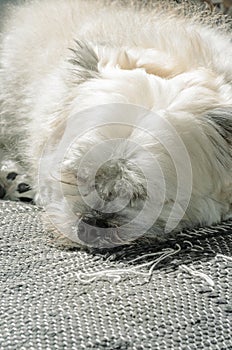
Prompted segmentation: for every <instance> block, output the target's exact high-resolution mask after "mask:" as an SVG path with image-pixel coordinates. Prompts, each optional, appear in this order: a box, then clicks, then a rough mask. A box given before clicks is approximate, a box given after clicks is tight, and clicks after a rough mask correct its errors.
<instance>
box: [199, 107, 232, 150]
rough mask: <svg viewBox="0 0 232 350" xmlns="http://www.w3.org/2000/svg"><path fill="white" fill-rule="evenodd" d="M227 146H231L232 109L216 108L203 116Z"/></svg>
mask: <svg viewBox="0 0 232 350" xmlns="http://www.w3.org/2000/svg"><path fill="white" fill-rule="evenodd" d="M204 118H206V120H207V123H209V124H211V125H213V127H214V128H215V129H216V131H217V132H218V133H219V134H220V136H221V137H222V138H223V139H224V140H225V141H226V143H227V144H228V145H229V146H232V107H224V108H216V109H213V110H212V111H209V112H208V113H206V114H205V115H204Z"/></svg>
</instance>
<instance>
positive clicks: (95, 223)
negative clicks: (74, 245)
mask: <svg viewBox="0 0 232 350" xmlns="http://www.w3.org/2000/svg"><path fill="white" fill-rule="evenodd" d="M77 237H78V239H79V240H80V241H81V244H82V245H84V246H88V247H93V248H99V249H104V248H113V247H116V246H121V245H124V244H126V243H128V242H126V240H125V237H123V235H122V234H120V231H119V229H118V227H116V225H112V224H110V223H109V222H108V221H107V219H103V218H94V217H88V216H86V217H83V218H82V219H81V220H80V221H79V223H78V226H77Z"/></svg>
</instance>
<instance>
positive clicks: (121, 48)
mask: <svg viewBox="0 0 232 350" xmlns="http://www.w3.org/2000/svg"><path fill="white" fill-rule="evenodd" d="M168 3H169V2H167V3H166V4H165V2H164V4H163V5H162V4H158V2H157V3H156V2H153V5H151V6H150V7H148V8H143V7H140V6H139V5H138V4H136V3H135V4H134V5H128V6H120V5H117V4H114V3H113V4H111V5H110V4H108V5H107V4H103V2H101V1H81V0H76V1H75V0H59V1H57V0H46V1H45V0H44V1H30V2H26V3H24V4H22V5H21V6H19V7H16V8H12V9H11V10H10V14H8V15H6V19H5V21H4V25H3V31H2V33H3V34H2V42H1V54H0V65H1V71H0V81H1V86H0V89H1V90H0V102H1V107H0V108H1V135H0V137H1V138H0V146H1V154H2V161H3V162H4V161H5V162H6V160H10V161H16V162H19V163H20V166H21V167H22V168H23V169H24V172H25V174H27V175H28V177H29V179H30V181H31V185H32V186H33V190H34V191H35V192H36V195H35V201H36V202H37V203H38V204H43V201H44V200H45V202H46V203H45V206H46V210H47V213H48V215H49V216H50V218H51V221H52V222H53V224H54V226H55V227H56V228H57V230H58V231H60V232H61V233H62V234H64V235H67V236H69V238H71V239H72V240H73V241H75V242H77V243H79V244H82V245H88V244H90V245H95V246H98V247H104V246H114V245H119V244H126V243H129V242H130V241H132V240H134V239H137V238H139V236H140V235H139V233H136V234H134V235H133V234H132V231H133V229H134V228H135V226H136V230H137V232H139V230H140V232H141V235H147V236H149V237H156V236H157V235H158V234H159V235H160V234H161V235H162V233H163V232H164V231H165V226H166V224H167V222H168V220H170V214H171V216H172V217H171V221H172V220H173V222H175V219H176V217H175V215H176V216H177V217H178V218H179V214H178V213H177V212H175V210H176V209H175V210H174V212H173V211H172V208H173V205H174V202H175V200H176V193H177V183H178V179H177V177H178V176H177V172H176V164H174V163H175V162H174V161H173V159H172V156H171V155H170V152H169V151H168V150H166V149H165V147H164V146H163V145H162V143H160V142H158V141H157V138H154V137H153V136H156V137H157V135H159V137H161V138H163V139H164V140H166V141H167V142H168V144H169V148H170V149H172V151H173V152H175V153H176V155H177V156H178V152H179V150H178V147H177V143H176V142H177V141H176V139H175V137H173V135H174V134H172V133H170V134H169V131H165V127H161V129H160V130H157V128H159V127H158V126H157V122H156V121H155V119H154V115H153V116H152V114H149V111H152V112H155V113H156V114H157V115H158V116H160V117H162V118H163V119H164V120H166V121H167V123H168V124H170V125H171V126H172V127H173V128H174V129H175V131H176V133H177V134H178V135H179V138H180V140H181V142H183V144H184V145H185V147H186V150H187V155H188V157H189V159H190V162H191V171H192V177H191V176H190V175H191V174H190V173H188V172H187V170H186V166H187V165H186V162H187V160H188V159H186V160H183V159H179V160H178V157H177V161H178V162H179V166H180V169H181V171H180V174H182V175H183V174H186V177H187V178H185V180H184V181H186V183H187V184H188V185H189V188H190V189H191V198H190V202H189V204H188V205H187V206H186V209H185V212H184V213H183V215H182V217H181V220H178V219H177V220H176V224H175V225H173V228H174V229H175V230H177V231H178V230H181V229H182V228H184V227H194V226H197V225H203V224H204V225H205V224H207V225H210V224H213V223H217V222H220V221H221V220H224V219H227V218H229V217H230V216H231V214H232V206H231V203H232V178H231V169H232V157H231V152H232V148H231V144H232V135H231V133H232V85H231V79H232V67H231V62H232V43H231V36H230V33H229V31H228V28H226V26H225V28H221V27H220V28H219V27H217V25H216V24H215V25H213V22H214V21H215V22H217V19H214V18H213V17H210V15H209V17H205V18H204V19H202V18H201V16H200V15H199V13H198V14H197V13H195V14H192V13H191V11H192V10H191V9H190V10H189V13H190V15H189V16H187V15H186V16H185V15H184V14H183V12H184V11H182V13H181V10H180V11H179V9H175V6H174V5H173V7H172V6H170V9H167V8H168V6H167V5H168ZM6 12H7V11H6ZM220 20H221V19H220V18H218V22H219V21H220ZM117 104H118V107H117ZM125 105H126V106H127V105H128V110H130V111H133V108H135V107H133V106H137V107H138V109H136V108H135V109H134V111H135V115H134V119H133V113H132V115H129V114H130V113H128V114H127V115H123V117H122V114H123V112H122V114H120V112H118V121H119V122H120V123H125V124H127V123H129V124H130V125H132V126H130V127H129V126H127V127H125V126H124V127H123V126H118V127H117V128H115V127H114V128H113V127H111V126H108V127H103V128H100V129H99V128H97V127H96V125H97V124H98V123H101V122H102V120H107V121H109V120H111V119H109V118H110V116H109V115H108V114H107V117H106V119H104V117H103V116H104V113H108V112H107V111H109V110H110V108H112V106H114V108H113V110H112V121H113V122H117V113H116V114H115V111H117V108H118V110H119V111H120V108H121V107H122V109H123V108H124V107H123V106H125ZM130 105H131V108H130V107H129V106H130ZM98 106H106V107H105V109H104V108H103V107H102V108H103V109H102V112H101V113H100V112H99V110H98V108H99V107H98ZM107 106H111V107H109V109H108V107H107ZM120 106H121V107H120ZM92 107H96V109H91V108H92ZM140 108H141V110H140ZM94 110H96V113H93V111H94ZM145 110H146V111H147V114H146V113H145V114H144V119H143V112H142V111H145ZM104 111H105V112H104ZM81 113H82V114H81ZM83 113H84V114H83ZM73 116H76V118H80V121H79V124H78V120H75V121H74V123H75V127H77V128H78V125H80V129H81V128H82V129H83V130H84V131H85V133H84V134H83V135H82V136H80V137H78V139H77V140H75V142H72V144H71V145H70V144H69V145H68V144H67V143H65V142H64V145H65V147H67V146H68V147H67V148H68V151H67V153H66V154H65V158H64V160H62V161H60V159H58V158H59V156H58V158H57V149H58V148H59V147H60V145H62V142H63V140H64V137H66V138H67V137H69V136H70V142H71V141H73V137H74V136H75V132H76V133H77V134H78V133H79V131H78V130H73V128H72V125H71V126H70V125H69V123H70V120H72V121H73V119H72V118H73ZM70 118H71V119H70ZM81 118H82V119H81ZM107 118H108V119H107ZM133 123H134V124H136V125H138V124H139V125H140V126H141V127H143V128H145V129H146V130H149V131H150V134H148V133H147V132H144V131H142V130H141V129H138V128H137V127H133ZM92 125H94V126H95V128H94V129H93V130H92V131H90V128H91V126H92ZM67 128H69V129H67ZM67 132H68V133H70V134H67ZM152 135H153V136H152ZM118 138H120V139H123V140H124V141H125V140H127V141H128V142H129V141H130V142H134V143H136V144H139V145H140V146H141V147H142V148H143V150H144V151H141V149H140V150H137V151H136V147H135V149H133V146H130V145H128V144H126V145H124V146H123V147H125V149H124V151H123V152H124V153H123V154H124V162H121V160H112V161H111V162H110V161H109V162H108V163H105V164H103V163H104V159H103V158H104V157H103V155H102V154H103V153H104V150H103V151H102V152H97V153H94V157H92V160H90V161H89V163H88V165H87V166H86V167H87V168H86V167H85V169H84V170H85V174H84V173H80V171H79V167H80V163H81V159H82V158H83V157H84V155H86V153H87V152H88V151H90V150H91V149H92V148H93V147H95V146H97V145H98V144H99V143H100V142H105V147H111V146H109V144H108V143H107V141H108V140H112V139H118ZM48 141H49V142H48ZM47 143H49V145H48V144H47ZM46 144H47V146H46V151H45V153H43V152H44V147H45V145H46ZM117 147H119V148H120V145H119V146H117V145H116V146H115V148H114V147H113V148H112V150H111V152H112V158H114V157H116V155H117V152H118V148H117ZM131 147H132V149H131ZM108 151H109V149H108V148H107V152H108ZM148 151H149V152H150V153H149V154H152V155H153V156H154V158H155V159H156V160H157V161H158V162H159V165H160V168H161V169H162V173H163V177H164V181H165V185H166V190H165V198H164V201H163V206H162V208H161V210H160V213H159V215H158V218H157V219H156V220H155V222H154V223H153V225H150V226H151V227H150V229H149V230H148V232H144V230H143V227H144V226H146V222H145V221H146V220H147V217H146V219H145V218H144V221H143V220H142V218H141V217H140V218H139V220H137V221H136V220H135V222H134V224H133V225H134V226H133V225H132V226H131V227H130V233H128V232H127V231H122V232H121V233H120V232H119V234H118V231H117V233H115V232H113V228H114V229H115V228H116V229H117V230H118V228H120V226H121V225H122V224H125V223H128V222H130V221H131V220H132V219H133V218H136V217H137V216H138V213H139V212H140V211H141V208H142V206H143V202H145V201H146V199H147V195H148V194H147V190H146V183H147V182H149V181H153V182H154V191H155V195H156V196H154V198H153V199H154V201H153V209H154V213H155V212H156V211H157V210H158V209H160V208H157V207H158V206H160V203H161V202H162V200H161V199H160V200H159V191H160V187H162V186H161V185H163V182H162V181H163V179H161V178H160V176H158V175H157V178H156V174H155V173H153V172H152V169H153V168H152V164H151V158H149V156H146V154H147V152H148ZM120 154H121V153H120ZM41 157H42V163H40V160H41ZM119 158H120V157H119ZM179 158H181V157H179ZM91 161H92V163H91ZM56 162H57V164H56ZM60 162H61V163H62V164H59V166H58V163H60ZM94 162H95V163H96V162H97V163H98V164H99V165H100V168H99V169H100V170H99V172H98V173H97V176H96V178H95V187H97V189H98V193H99V195H100V197H101V198H102V199H103V200H104V201H105V202H104V203H100V204H99V202H96V203H94V202H93V203H92V208H90V207H88V206H87V205H86V204H85V203H84V200H83V193H82V195H81V194H80V189H78V184H79V186H82V185H83V184H82V182H83V183H84V187H85V189H86V188H88V191H87V192H88V194H90V193H91V191H92V187H91V186H92V184H91V186H90V184H89V183H88V181H90V180H89V176H90V174H89V173H90V172H91V168H92V167H93V166H94ZM40 164H42V165H41V167H40V168H39V165H40ZM141 169H142V171H141ZM144 169H147V174H148V175H147V176H145V175H144V174H143V170H144ZM149 169H150V170H149ZM59 171H60V172H61V179H59V174H58V173H59ZM119 173H120V181H121V182H118V175H119ZM86 174H87V175H86ZM157 174H158V173H157ZM4 176H5V173H2V175H1V182H2V183H4V179H3V178H4ZM146 177H148V178H146ZM76 178H77V179H76ZM60 180H61V181H62V182H63V188H62V190H63V195H62V197H61V191H60V186H61V183H60ZM182 180H183V179H182ZM76 181H77V182H76ZM78 181H79V182H78ZM81 181H82V182H81ZM38 182H39V186H38ZM185 185H186V184H185ZM184 188H186V187H184ZM125 193H127V194H128V193H129V195H130V200H129V204H128V205H127V206H126V207H125V208H124V209H123V210H121V212H120V213H116V211H117V210H116V208H114V206H113V205H112V204H110V203H111V202H110V201H109V197H110V196H113V199H115V198H116V199H118V201H119V202H120V200H121V199H122V202H123V200H124V199H125V198H124V197H125ZM153 194H154V193H153ZM186 196H187V195H186ZM6 197H7V196H6ZM8 197H9V196H8ZM160 197H162V196H161V194H160ZM182 197H184V193H183V196H182ZM11 198H12V199H17V194H16V193H15V192H14V193H12V195H11ZM156 198H158V199H157V200H156ZM185 199H186V198H183V201H184V200H185ZM178 200H179V202H178V203H177V207H178V206H179V208H182V207H183V203H182V202H181V200H180V199H178ZM160 201H161V202H160ZM120 203H121V202H120ZM185 204H186V203H185ZM110 205H111V207H110ZM106 207H107V208H109V207H110V210H111V214H107V215H106V214H104V209H105V208H106ZM149 210H150V211H149V217H150V218H151V217H152V215H153V214H152V213H153V212H152V208H150V209H149ZM84 219H85V220H84ZM81 222H88V223H89V224H90V225H93V226H103V227H108V228H111V229H112V230H111V231H107V232H108V233H107V237H101V234H99V233H98V232H97V231H94V233H93V232H92V231H91V232H92V233H91V234H92V235H94V234H95V236H96V237H95V238H96V239H93V237H91V238H89V236H88V235H89V233H88V232H87V233H86V234H85V235H86V236H80V233H79V231H80V228H81ZM99 222H100V224H99ZM87 231H88V230H87ZM110 234H112V237H113V238H112V237H110ZM117 235H118V236H117ZM87 236H88V237H87ZM103 236H104V234H103ZM81 237H82V238H81ZM93 242H94V243H93Z"/></svg>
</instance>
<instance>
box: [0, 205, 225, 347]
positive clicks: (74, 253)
mask: <svg viewBox="0 0 232 350" xmlns="http://www.w3.org/2000/svg"><path fill="white" fill-rule="evenodd" d="M40 215H41V212H40V210H39V209H37V208H36V207H34V206H31V205H27V204H20V203H13V202H6V201H0V349H1V350H8V349H9V350H16V349H17V350H18V349H20V350H24V349H36V350H37V349H38V350H40V349H44V350H45V349H46V350H47V349H51V350H53V349H77V350H80V349H99V350H100V349H109V350H113V349H114V350H116V349H136V350H139V349H141V350H142V349H152V350H156V349H158V350H162V349H167V350H170V349H178V350H179V349H185V350H200V349H210V350H213V349H215V350H216V349H217V350H229V349H232V342H231V329H232V327H231V326H232V304H231V299H232V298H231V297H232V258H231V253H232V234H231V228H232V222H227V223H224V224H223V225H220V226H216V227H213V228H208V229H200V230H197V231H194V232H192V233H189V232H183V233H182V234H181V235H180V236H179V238H178V240H177V241H175V240H174V239H171V240H170V241H168V242H167V243H165V245H163V246H160V247H157V246H154V247H151V248H149V247H147V246H146V245H145V244H143V245H135V246H133V247H129V248H127V249H121V250H120V249H119V250H117V251H114V252H111V253H104V252H101V253H100V252H98V253H97V252H96V253H95V254H94V253H88V252H84V251H79V250H78V249H72V250H69V249H65V248H62V247H59V246H58V245H57V244H56V243H55V242H54V241H53V239H52V237H51V236H50V235H49V234H48V233H46V232H45V231H44V229H43V226H42V223H41V218H40ZM180 248H181V250H180ZM179 250H180V251H179ZM157 251H162V252H163V253H161V254H158V253H157V255H154V252H157ZM152 252H153V255H151V256H150V255H149V254H148V253H150V254H151V253H152ZM170 252H174V254H173V255H170V254H169V253H170ZM144 254H147V256H146V257H145V258H144V259H138V260H135V261H134V262H130V261H131V260H133V259H135V258H136V257H141V256H142V255H144ZM162 254H163V255H162ZM165 254H166V255H165ZM167 255H169V256H167ZM162 256H163V260H162V259H160V257H162ZM165 257H166V258H165ZM159 259H160V260H162V261H160V262H159ZM153 261H155V262H156V265H154V264H153ZM145 264H147V266H145ZM151 267H152V269H154V270H153V271H151V276H150V278H148V275H147V273H148V271H149V268H151ZM109 270H110V271H109ZM116 270H117V272H116ZM101 271H105V273H101ZM107 271H108V272H107Z"/></svg>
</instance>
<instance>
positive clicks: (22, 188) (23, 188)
mask: <svg viewBox="0 0 232 350" xmlns="http://www.w3.org/2000/svg"><path fill="white" fill-rule="evenodd" d="M29 190H31V187H30V186H29V185H28V184H25V183H24V182H22V183H21V184H19V185H18V187H17V191H18V192H19V193H24V192H27V191H29Z"/></svg>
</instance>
